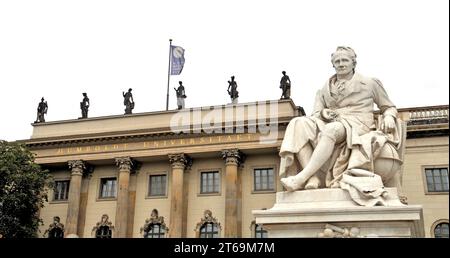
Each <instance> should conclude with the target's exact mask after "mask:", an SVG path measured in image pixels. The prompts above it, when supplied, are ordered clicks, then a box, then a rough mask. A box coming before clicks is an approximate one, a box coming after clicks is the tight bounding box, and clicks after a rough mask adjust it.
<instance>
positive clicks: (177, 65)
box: [170, 46, 184, 75]
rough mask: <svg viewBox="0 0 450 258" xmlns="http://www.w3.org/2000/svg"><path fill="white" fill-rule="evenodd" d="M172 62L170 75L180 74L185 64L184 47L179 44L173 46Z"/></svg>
mask: <svg viewBox="0 0 450 258" xmlns="http://www.w3.org/2000/svg"><path fill="white" fill-rule="evenodd" d="M171 54H172V62H171V69H170V75H178V74H180V73H181V71H182V70H183V66H184V49H183V48H182V47H179V46H171Z"/></svg>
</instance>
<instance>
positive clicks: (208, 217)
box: [195, 210, 222, 238]
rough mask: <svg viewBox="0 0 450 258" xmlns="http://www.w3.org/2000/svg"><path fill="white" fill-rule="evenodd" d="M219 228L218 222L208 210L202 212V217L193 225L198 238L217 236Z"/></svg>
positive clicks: (218, 235)
mask: <svg viewBox="0 0 450 258" xmlns="http://www.w3.org/2000/svg"><path fill="white" fill-rule="evenodd" d="M221 230H222V228H221V226H220V223H219V222H218V221H217V219H216V218H214V217H213V216H212V212H211V211H210V210H205V211H204V212H203V218H202V219H201V221H200V222H199V223H197V226H196V227H195V231H196V232H197V237H199V238H219V237H220V231H221Z"/></svg>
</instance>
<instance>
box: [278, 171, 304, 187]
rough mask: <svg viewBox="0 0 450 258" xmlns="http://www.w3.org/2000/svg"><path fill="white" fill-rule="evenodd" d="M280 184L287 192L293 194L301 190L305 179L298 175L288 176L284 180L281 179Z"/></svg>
mask: <svg viewBox="0 0 450 258" xmlns="http://www.w3.org/2000/svg"><path fill="white" fill-rule="evenodd" d="M280 181H281V184H282V185H283V186H284V188H286V190H287V191H288V192H293V191H296V190H300V189H302V188H303V185H304V184H305V181H306V179H305V178H303V177H302V176H301V175H300V173H299V174H297V175H295V176H289V177H286V178H282V179H281V180H280Z"/></svg>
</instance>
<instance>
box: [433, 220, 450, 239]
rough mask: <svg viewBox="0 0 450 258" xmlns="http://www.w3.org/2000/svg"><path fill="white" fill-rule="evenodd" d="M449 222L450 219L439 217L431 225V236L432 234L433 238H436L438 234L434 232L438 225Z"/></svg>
mask: <svg viewBox="0 0 450 258" xmlns="http://www.w3.org/2000/svg"><path fill="white" fill-rule="evenodd" d="M448 222H449V221H448V219H439V220H437V221H435V222H434V223H433V225H431V228H430V236H432V237H433V238H436V236H435V234H434V230H435V229H436V227H437V226H439V225H440V224H443V223H447V224H448Z"/></svg>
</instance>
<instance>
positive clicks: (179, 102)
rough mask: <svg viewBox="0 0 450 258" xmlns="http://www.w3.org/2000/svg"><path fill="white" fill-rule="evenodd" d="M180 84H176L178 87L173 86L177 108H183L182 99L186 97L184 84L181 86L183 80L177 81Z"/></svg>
mask: <svg viewBox="0 0 450 258" xmlns="http://www.w3.org/2000/svg"><path fill="white" fill-rule="evenodd" d="M178 83H179V84H180V86H178V88H177V89H176V88H173V89H174V90H175V92H176V94H177V106H178V109H183V108H184V99H185V98H186V93H185V91H184V86H183V82H182V81H179V82H178Z"/></svg>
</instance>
